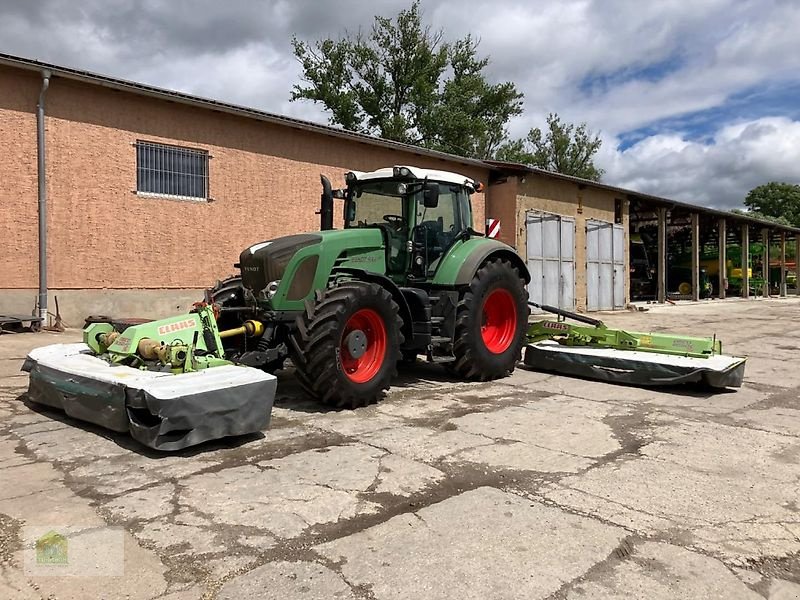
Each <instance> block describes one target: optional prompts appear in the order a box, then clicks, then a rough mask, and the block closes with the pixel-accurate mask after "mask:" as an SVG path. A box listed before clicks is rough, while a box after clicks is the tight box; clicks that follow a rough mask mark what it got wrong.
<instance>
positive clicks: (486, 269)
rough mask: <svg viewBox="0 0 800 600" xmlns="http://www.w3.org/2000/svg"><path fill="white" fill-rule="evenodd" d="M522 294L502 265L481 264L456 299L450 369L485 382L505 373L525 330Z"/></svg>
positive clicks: (516, 277) (510, 269) (512, 271)
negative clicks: (452, 361)
mask: <svg viewBox="0 0 800 600" xmlns="http://www.w3.org/2000/svg"><path fill="white" fill-rule="evenodd" d="M529 312H530V310H529V309H528V293H527V291H526V289H525V282H524V281H523V279H522V277H520V273H519V272H518V271H517V269H516V268H515V267H514V266H513V265H512V264H511V263H510V262H508V261H505V260H502V259H495V260H491V261H488V262H486V263H484V264H483V265H482V266H481V267H480V268H479V269H478V271H477V272H476V273H475V276H474V277H473V278H472V282H471V283H470V285H469V288H468V289H467V290H466V291H465V292H464V293H463V295H462V296H461V300H460V301H459V303H458V308H457V312H456V329H455V341H454V344H453V354H454V355H455V357H456V360H455V362H454V363H451V365H450V370H451V371H452V372H454V373H455V374H457V375H459V376H460V377H462V378H463V379H467V380H473V381H489V380H490V379H498V378H500V377H505V376H506V375H509V374H511V373H512V372H513V371H514V369H515V368H516V366H517V362H519V360H520V357H521V356H522V346H523V345H524V342H525V332H526V330H527V328H528V314H529Z"/></svg>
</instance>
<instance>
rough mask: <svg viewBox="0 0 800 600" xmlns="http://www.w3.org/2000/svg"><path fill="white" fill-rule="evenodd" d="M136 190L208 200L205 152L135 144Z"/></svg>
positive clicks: (151, 144) (206, 158)
mask: <svg viewBox="0 0 800 600" xmlns="http://www.w3.org/2000/svg"><path fill="white" fill-rule="evenodd" d="M136 191H137V192H139V193H143V194H157V195H159V196H174V197H179V198H195V199H204V200H205V199H207V198H208V152H206V151H205V150H194V149H192V148H181V147H179V146H168V145H166V144H156V143H154V142H144V141H141V140H138V141H137V142H136Z"/></svg>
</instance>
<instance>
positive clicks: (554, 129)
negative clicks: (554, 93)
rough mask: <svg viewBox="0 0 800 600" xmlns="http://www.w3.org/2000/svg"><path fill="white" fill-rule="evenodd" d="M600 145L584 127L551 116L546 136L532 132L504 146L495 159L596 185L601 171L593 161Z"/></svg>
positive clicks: (539, 131)
mask: <svg viewBox="0 0 800 600" xmlns="http://www.w3.org/2000/svg"><path fill="white" fill-rule="evenodd" d="M602 143H603V142H602V140H601V139H600V138H599V136H597V135H595V134H593V133H592V132H591V131H589V129H588V128H587V126H586V123H581V124H580V125H577V126H576V125H574V124H572V123H562V122H561V118H560V117H559V116H558V115H557V114H555V113H550V114H549V115H548V116H547V133H546V134H545V133H543V132H542V130H541V129H539V128H538V127H536V128H534V129H531V130H530V131H529V132H528V135H527V137H525V138H521V139H517V140H513V141H510V142H508V143H506V144H503V145H502V146H501V147H500V148H499V150H498V151H497V155H496V158H497V159H498V160H504V161H509V162H518V163H522V164H526V165H531V166H534V167H538V168H540V169H545V170H547V171H554V172H556V173H563V174H564V175H573V176H574V177H581V178H583V179H590V180H592V181H599V180H600V178H601V177H602V176H603V173H604V171H603V170H602V169H599V168H597V167H596V166H595V164H594V160H593V157H594V155H595V154H596V153H597V151H598V150H599V149H600V146H601V144H602Z"/></svg>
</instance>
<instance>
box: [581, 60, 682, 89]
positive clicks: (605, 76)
mask: <svg viewBox="0 0 800 600" xmlns="http://www.w3.org/2000/svg"><path fill="white" fill-rule="evenodd" d="M685 64H686V63H685V59H684V58H683V57H682V56H681V55H680V54H673V55H671V56H669V57H668V58H665V59H664V60H661V61H658V62H655V63H651V64H648V65H633V66H629V67H624V68H622V69H618V70H617V71H612V72H610V73H590V74H589V75H587V76H586V77H584V78H583V79H582V80H581V81H580V82H579V83H578V89H579V90H580V91H581V93H582V94H585V95H587V96H597V95H603V94H605V93H607V92H608V91H609V90H610V89H611V88H613V87H616V86H619V85H622V84H623V83H627V82H629V81H649V82H651V83H655V82H658V81H661V80H662V79H664V78H665V77H666V76H668V75H669V74H671V73H674V72H676V71H679V70H680V69H682V68H683V67H684V65H685Z"/></svg>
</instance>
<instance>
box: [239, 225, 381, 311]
mask: <svg viewBox="0 0 800 600" xmlns="http://www.w3.org/2000/svg"><path fill="white" fill-rule="evenodd" d="M309 246H318V248H317V249H315V250H314V251H312V254H315V255H319V257H320V259H319V270H312V271H311V272H310V273H308V274H306V275H308V276H312V277H313V278H314V280H315V282H316V283H317V284H318V285H324V282H325V281H326V280H327V278H328V275H329V274H330V272H331V269H332V268H333V267H334V266H344V267H355V268H360V269H367V270H369V271H376V272H380V273H383V272H384V271H385V265H384V263H383V247H384V245H383V234H382V233H381V230H380V228H378V227H366V228H350V229H331V230H328V231H320V232H317V233H301V234H298V235H287V236H285V237H281V238H276V239H274V240H269V241H266V242H260V243H258V244H253V245H252V246H250V247H249V248H247V249H246V250H245V251H244V252H242V253H241V254H240V255H239V269H240V270H241V272H242V284H243V285H244V287H246V288H248V289H250V290H252V291H253V293H254V294H258V293H259V292H260V291H262V290H265V289H267V288H268V286H269V284H270V283H272V282H275V281H278V280H285V279H286V277H284V275H286V276H288V279H290V280H292V281H293V280H294V275H295V270H296V268H297V266H298V264H297V262H295V263H293V259H294V258H295V256H296V255H297V253H298V252H300V251H301V250H303V249H304V248H307V247H309ZM376 251H377V253H376ZM303 254H304V255H306V254H307V253H303ZM298 260H300V257H298ZM315 264H316V263H315ZM308 266H309V267H310V266H311V265H308ZM287 269H288V273H287ZM317 275H318V276H319V277H321V278H322V279H320V280H319V281H317ZM304 280H305V278H304ZM309 283H310V282H309ZM290 284H291V282H289V281H284V284H283V286H281V290H280V291H278V290H273V291H277V292H278V297H279V298H280V297H282V296H283V295H284V292H288V287H289V286H290ZM284 287H285V288H287V289H285V290H284ZM302 287H303V288H305V286H302ZM303 295H305V294H303Z"/></svg>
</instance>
